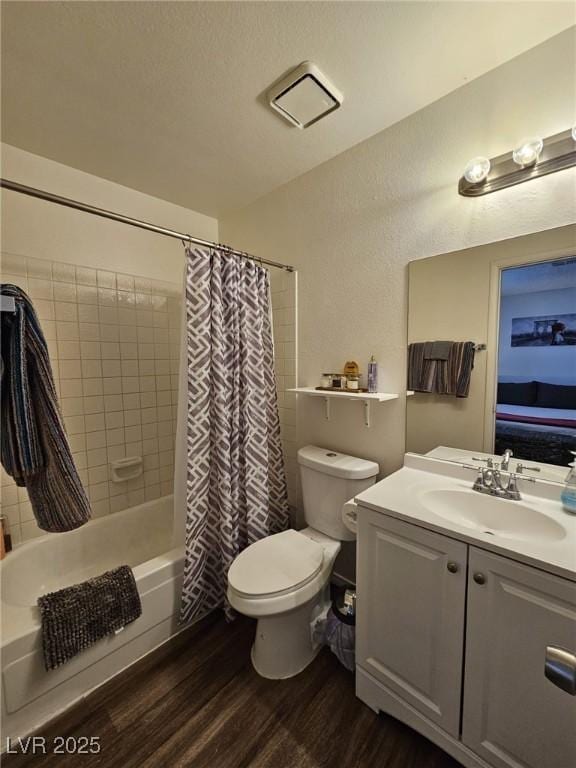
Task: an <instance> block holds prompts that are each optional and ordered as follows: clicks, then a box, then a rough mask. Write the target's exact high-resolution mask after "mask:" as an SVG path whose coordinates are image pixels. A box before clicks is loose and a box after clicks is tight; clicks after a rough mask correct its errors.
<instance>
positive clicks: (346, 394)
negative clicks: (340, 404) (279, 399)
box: [286, 387, 414, 427]
mask: <svg viewBox="0 0 576 768" xmlns="http://www.w3.org/2000/svg"><path fill="white" fill-rule="evenodd" d="M286 391H287V392H295V393H296V394H297V395H307V396H309V397H321V398H323V399H324V409H325V410H324V418H325V419H326V421H330V416H331V413H330V401H331V400H332V399H334V398H340V400H359V401H360V402H361V403H362V405H363V407H364V426H365V427H370V426H371V425H372V410H371V408H372V403H374V402H377V403H386V402H388V401H389V400H398V399H399V397H400V395H399V394H396V393H391V392H351V391H349V390H347V391H343V392H327V391H326V390H322V389H315V388H314V387H294V388H293V389H287V390H286ZM413 394H414V392H411V391H410V392H407V393H406V396H407V397H408V396H410V395H413Z"/></svg>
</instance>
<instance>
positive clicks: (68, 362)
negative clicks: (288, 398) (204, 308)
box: [0, 253, 181, 545]
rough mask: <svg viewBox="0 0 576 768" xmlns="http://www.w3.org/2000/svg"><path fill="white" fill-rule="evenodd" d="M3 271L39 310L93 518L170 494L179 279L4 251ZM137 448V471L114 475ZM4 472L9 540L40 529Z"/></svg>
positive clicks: (22, 493)
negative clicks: (120, 477) (129, 477)
mask: <svg viewBox="0 0 576 768" xmlns="http://www.w3.org/2000/svg"><path fill="white" fill-rule="evenodd" d="M1 272H2V282H10V283H14V284H16V285H18V286H20V287H21V288H23V289H24V290H25V291H26V292H27V293H28V294H29V296H30V298H31V299H32V302H33V304H34V307H35V309H36V312H37V314H38V317H39V320H40V324H41V326H42V330H43V332H44V335H45V337H46V340H47V344H48V349H49V353H50V359H51V363H52V368H53V372H54V377H55V381H56V387H57V391H58V395H59V402H60V408H61V412H62V415H63V418H64V424H65V427H66V431H67V434H68V440H69V443H70V448H71V451H72V454H73V456H74V461H75V463H76V467H77V469H78V473H79V475H80V478H81V480H82V482H83V484H84V486H85V488H86V492H87V494H88V497H89V499H90V505H91V508H92V514H93V517H101V516H102V515H107V514H113V513H114V512H118V511H120V510H122V509H126V508H127V507H130V506H134V505H135V504H140V503H142V502H144V501H147V500H150V499H155V498H158V497H159V496H161V495H165V494H169V493H172V490H173V473H174V441H175V432H176V407H177V401H178V391H177V389H178V375H177V374H178V366H179V354H180V342H179V339H180V304H181V286H180V285H176V284H172V283H167V282H161V281H153V280H148V279H145V278H141V277H139V276H137V275H126V274H116V273H115V272H110V271H106V270H98V269H92V268H88V267H80V266H76V265H74V264H69V263H66V262H49V261H45V260H42V259H33V258H24V257H22V256H19V255H15V254H10V253H3V254H2V261H1ZM133 455H139V456H142V457H143V475H142V477H140V478H138V479H136V480H134V481H130V482H125V483H114V482H112V480H111V473H110V462H112V461H114V460H116V459H121V458H125V457H127V456H133ZM1 480H2V485H1V496H0V504H1V508H2V514H5V515H7V517H8V520H9V524H10V531H11V534H12V537H13V542H14V545H17V544H19V543H21V542H22V541H25V540H27V539H30V538H33V537H35V536H39V535H41V534H42V533H43V532H42V531H41V530H40V529H39V528H38V526H37V525H36V522H35V520H34V515H33V512H32V507H31V505H30V502H29V501H28V496H27V494H26V491H25V489H23V488H17V487H16V485H15V484H14V482H13V481H12V479H11V478H10V477H9V476H8V475H7V474H6V473H5V472H4V470H2V473H1Z"/></svg>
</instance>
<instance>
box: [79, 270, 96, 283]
mask: <svg viewBox="0 0 576 768" xmlns="http://www.w3.org/2000/svg"><path fill="white" fill-rule="evenodd" d="M76 282H77V283H78V284H80V285H96V270H95V269H90V268H89V267H76Z"/></svg>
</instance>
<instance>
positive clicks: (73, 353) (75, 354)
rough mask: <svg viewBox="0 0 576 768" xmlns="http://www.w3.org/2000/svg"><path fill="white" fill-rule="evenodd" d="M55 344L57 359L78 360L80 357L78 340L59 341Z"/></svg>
mask: <svg viewBox="0 0 576 768" xmlns="http://www.w3.org/2000/svg"><path fill="white" fill-rule="evenodd" d="M57 346H58V359H59V360H78V358H79V357H80V342H79V341H59V342H58V343H57ZM63 378H64V377H63Z"/></svg>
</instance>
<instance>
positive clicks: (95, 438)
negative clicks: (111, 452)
mask: <svg viewBox="0 0 576 768" xmlns="http://www.w3.org/2000/svg"><path fill="white" fill-rule="evenodd" d="M101 422H102V419H100V423H101ZM105 447H106V432H105V431H104V430H100V431H98V432H88V433H87V434H86V449H87V450H89V451H91V450H94V449H95V448H105Z"/></svg>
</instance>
